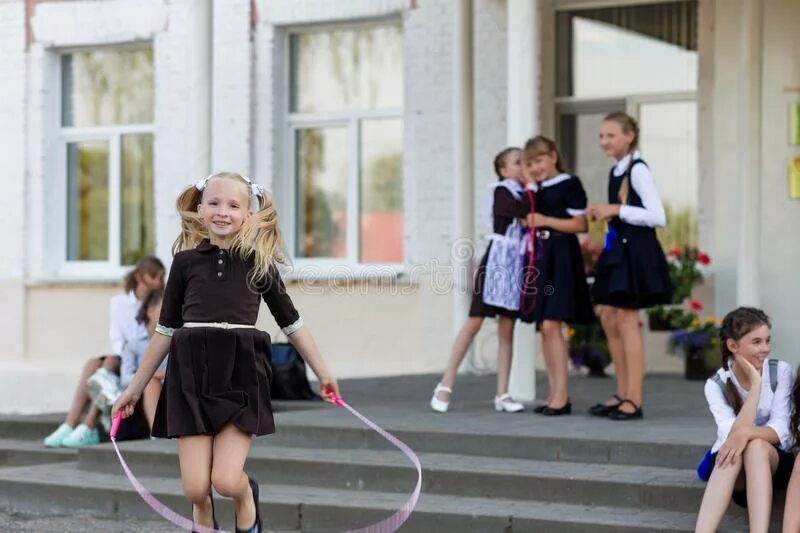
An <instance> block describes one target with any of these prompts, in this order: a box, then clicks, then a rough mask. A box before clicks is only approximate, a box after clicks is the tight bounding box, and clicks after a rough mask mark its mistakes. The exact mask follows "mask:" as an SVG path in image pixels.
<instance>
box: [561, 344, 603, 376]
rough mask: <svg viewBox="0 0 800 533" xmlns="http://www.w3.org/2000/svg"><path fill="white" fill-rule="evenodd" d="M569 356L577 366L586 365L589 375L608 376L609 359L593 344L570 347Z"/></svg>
mask: <svg viewBox="0 0 800 533" xmlns="http://www.w3.org/2000/svg"><path fill="white" fill-rule="evenodd" d="M569 358H570V359H571V360H572V364H573V365H575V367H577V368H581V367H586V369H587V370H589V374H588V375H589V376H590V377H595V378H604V377H608V375H607V374H606V366H607V365H608V360H607V358H606V357H605V355H603V353H602V352H601V351H600V350H598V349H597V348H596V347H594V346H592V345H591V344H582V345H580V346H575V347H570V349H569Z"/></svg>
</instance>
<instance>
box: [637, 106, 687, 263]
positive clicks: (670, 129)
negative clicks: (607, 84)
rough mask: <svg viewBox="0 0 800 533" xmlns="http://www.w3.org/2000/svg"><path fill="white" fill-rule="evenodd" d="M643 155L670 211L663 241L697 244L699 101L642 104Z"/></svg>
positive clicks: (670, 244)
mask: <svg viewBox="0 0 800 533" xmlns="http://www.w3.org/2000/svg"><path fill="white" fill-rule="evenodd" d="M639 123H640V129H641V146H642V156H643V157H645V159H646V161H647V163H648V164H649V165H650V166H651V167H652V169H653V177H654V178H655V180H656V186H657V187H658V193H659V195H660V196H661V201H662V202H664V209H665V210H666V212H667V227H665V228H662V229H659V230H658V234H659V240H660V241H661V245H662V246H663V247H664V248H665V249H667V250H669V249H671V248H673V247H675V246H679V247H683V246H690V247H696V246H697V195H698V182H697V103H696V102H664V103H652V104H651V103H648V104H642V105H641V106H639Z"/></svg>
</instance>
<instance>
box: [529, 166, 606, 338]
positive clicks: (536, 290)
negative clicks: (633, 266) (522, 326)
mask: <svg viewBox="0 0 800 533" xmlns="http://www.w3.org/2000/svg"><path fill="white" fill-rule="evenodd" d="M586 204H587V200H586V191H585V190H584V188H583V185H582V184H581V180H580V178H578V177H577V176H570V175H569V174H559V175H558V176H555V177H553V178H550V179H548V180H545V181H543V182H541V183H540V184H539V186H538V187H537V190H536V193H535V206H536V212H537V213H541V214H542V215H545V216H548V217H553V218H563V219H569V218H572V217H573V216H578V215H581V214H583V213H584V212H585V210H586ZM534 234H535V239H536V242H535V246H534V250H535V254H534V262H533V265H532V267H533V270H534V273H535V275H534V277H535V279H534V283H533V284H532V286H526V287H525V292H524V295H523V304H522V308H521V309H520V320H522V321H523V322H528V323H536V324H541V323H542V322H543V321H545V320H555V321H559V322H569V323H573V324H587V323H591V322H593V321H594V320H595V316H594V309H593V308H592V302H591V298H590V296H589V286H588V285H587V284H586V272H585V269H584V265H583V255H582V253H581V246H580V243H579V242H578V236H577V235H576V234H575V233H563V232H560V231H558V230H555V229H553V228H547V227H541V228H534ZM528 270H530V266H528Z"/></svg>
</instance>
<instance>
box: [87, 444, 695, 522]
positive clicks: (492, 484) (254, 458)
mask: <svg viewBox="0 0 800 533" xmlns="http://www.w3.org/2000/svg"><path fill="white" fill-rule="evenodd" d="M120 447H121V449H122V453H123V455H124V457H125V460H126V461H127V462H128V464H129V465H130V466H131V469H132V470H133V471H134V472H135V473H136V474H137V475H143V476H161V477H172V478H176V479H177V478H178V477H180V472H179V468H178V457H177V451H176V446H175V444H174V443H172V442H169V441H139V442H126V443H121V445H120ZM419 457H420V460H421V462H422V465H423V469H424V476H423V483H424V485H423V490H424V492H425V493H427V494H449V495H458V496H470V497H485V498H510V499H516V500H535V501H540V502H563V503H571V504H583V505H600V506H604V505H606V506H616V507H628V508H643V507H646V508H651V509H664V510H669V511H683V512H694V511H696V510H697V509H698V508H699V507H700V501H701V499H702V497H703V490H704V488H705V486H704V484H703V483H701V482H700V481H699V480H697V477H696V475H695V473H694V471H692V470H687V469H674V468H660V467H652V466H623V465H614V464H593V463H571V462H562V461H537V460H525V459H506V458H501V457H475V456H468V455H456V454H436V453H426V454H419ZM117 463H118V462H117V458H116V454H115V452H114V449H113V448H112V447H111V446H110V445H100V446H94V447H91V448H85V449H82V450H81V451H80V453H79V468H81V469H82V470H85V471H88V472H105V473H117V472H119V465H118V464H117ZM246 468H247V470H248V471H249V472H252V473H253V474H254V475H255V476H256V477H258V478H260V479H269V480H270V481H271V482H274V483H278V484H296V485H307V486H311V487H325V488H331V489H345V490H366V491H378V492H399V493H402V492H407V491H410V490H411V489H412V488H413V486H414V483H415V482H416V474H415V471H414V469H413V467H412V466H411V465H410V464H409V461H408V459H407V458H406V457H405V456H404V455H403V454H402V453H400V452H398V451H394V452H390V451H375V450H340V449H313V448H286V447H278V446H254V447H253V448H252V449H251V451H250V454H249V455H248V460H247V467H246Z"/></svg>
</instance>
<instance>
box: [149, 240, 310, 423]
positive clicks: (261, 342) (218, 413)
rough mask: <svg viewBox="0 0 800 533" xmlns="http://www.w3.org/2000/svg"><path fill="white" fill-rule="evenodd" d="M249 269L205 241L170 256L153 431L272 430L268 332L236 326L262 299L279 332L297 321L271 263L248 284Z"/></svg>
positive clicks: (248, 321)
mask: <svg viewBox="0 0 800 533" xmlns="http://www.w3.org/2000/svg"><path fill="white" fill-rule="evenodd" d="M252 267H253V263H252V261H250V260H244V259H242V258H241V257H240V256H239V255H238V254H235V253H231V252H230V251H229V250H224V249H220V248H218V247H217V246H215V245H212V244H210V243H209V242H208V241H207V240H205V241H203V242H201V243H200V245H198V246H197V248H195V249H193V250H185V251H182V252H179V253H178V254H176V255H175V258H174V260H173V263H172V268H171V269H170V272H169V279H168V281H167V285H166V288H165V291H164V300H163V303H162V308H161V317H160V320H159V324H158V327H157V328H156V331H157V332H159V333H162V334H166V335H169V334H171V335H172V342H171V344H170V349H169V362H168V364H167V372H166V378H165V380H164V387H163V389H162V390H161V396H160V397H159V400H158V407H157V409H156V416H155V420H154V423H153V431H152V434H153V435H154V436H156V437H165V438H174V437H180V436H184V435H216V434H217V433H219V432H220V430H222V428H223V427H225V426H226V425H228V424H233V425H234V426H236V427H237V428H239V429H241V430H242V431H244V432H245V433H249V434H252V435H266V434H269V433H274V432H275V422H274V420H273V416H272V404H271V401H270V378H271V374H272V371H271V368H270V364H269V363H270V361H271V344H270V337H269V335H268V334H267V333H265V332H264V331H261V330H257V329H255V328H252V327H235V325H243V326H248V325H249V326H252V325H254V324H255V323H256V318H257V317H258V310H259V306H260V301H261V299H262V298H263V299H264V301H265V302H266V303H267V306H268V307H269V310H270V312H271V313H272V316H273V317H274V318H275V320H276V322H277V323H278V325H279V326H280V327H281V328H283V331H284V332H285V333H287V334H291V333H294V332H295V331H297V329H299V328H300V327H301V326H302V320H301V318H300V315H299V314H298V312H297V310H296V309H295V307H294V305H293V304H292V301H291V299H290V298H289V296H288V295H287V294H286V288H285V286H284V284H283V281H282V280H281V277H280V275H279V273H278V271H277V269H276V268H274V267H273V268H272V269H271V271H270V275H269V277H268V279H266V280H263V281H262V282H261V283H259V285H258V286H257V287H253V286H250V285H249V283H248V281H247V278H248V274H249V273H250V270H251V269H252ZM189 323H206V324H207V323H217V327H210V326H209V327H206V326H201V327H187V326H186V325H187V324H189Z"/></svg>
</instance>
